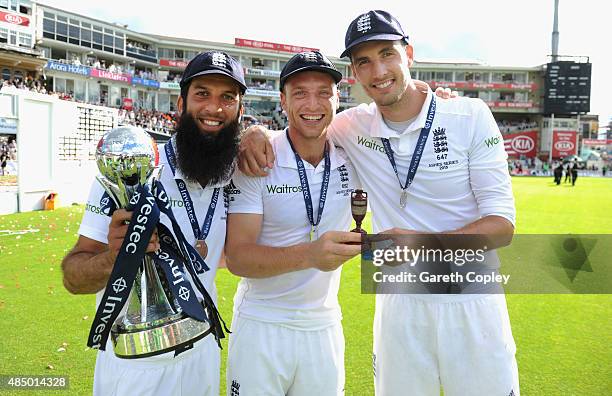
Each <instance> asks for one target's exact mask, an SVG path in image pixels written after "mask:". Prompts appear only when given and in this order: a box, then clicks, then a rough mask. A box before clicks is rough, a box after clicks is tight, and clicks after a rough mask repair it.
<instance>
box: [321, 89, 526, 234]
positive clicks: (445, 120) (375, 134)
mask: <svg viewBox="0 0 612 396" xmlns="http://www.w3.org/2000/svg"><path fill="white" fill-rule="evenodd" d="M432 95H433V92H432V91H431V90H429V92H428V93H427V99H426V100H425V102H424V104H423V107H422V109H421V112H420V113H419V115H418V116H417V117H416V119H415V120H414V121H413V122H412V123H411V125H410V126H409V127H408V128H407V129H406V131H405V132H404V133H402V134H399V135H398V133H397V132H395V131H393V130H392V129H390V128H389V127H388V126H387V125H386V124H385V123H384V121H383V118H382V115H381V113H380V111H379V110H378V108H377V107H376V105H375V104H374V103H371V104H369V105H365V104H362V105H360V106H358V107H355V108H352V109H349V110H345V111H343V112H342V113H339V114H338V115H337V116H336V117H335V119H334V121H333V122H332V125H331V126H330V129H329V132H328V133H329V134H330V137H331V139H332V140H333V141H334V143H336V144H337V145H338V146H340V147H342V148H344V150H345V152H346V154H347V156H348V157H349V158H350V159H351V162H352V163H353V166H354V167H355V170H356V171H357V174H358V175H359V179H360V180H361V182H362V184H363V186H364V189H365V191H367V192H368V194H369V197H370V199H369V203H370V209H371V211H372V223H373V224H372V225H373V231H374V233H378V232H381V231H385V230H388V229H390V228H393V227H400V228H408V229H413V230H416V231H422V232H441V231H448V230H454V229H457V228H461V227H463V226H465V225H466V224H468V223H471V222H473V221H475V220H478V219H479V218H481V217H484V216H488V215H497V216H501V217H504V218H506V219H508V220H509V221H510V222H512V224H514V222H515V209H514V198H513V196H512V186H511V182H510V175H509V174H508V167H507V162H506V158H507V154H506V151H505V150H504V145H503V139H502V138H501V133H500V132H499V129H498V127H497V123H496V122H495V120H494V118H493V115H492V114H491V111H490V110H489V108H488V107H487V105H486V104H485V103H484V102H483V101H482V100H480V99H471V98H463V97H461V98H456V99H450V100H442V99H440V98H438V99H437V100H436V104H437V109H436V113H435V116H434V120H433V125H432V127H431V131H430V134H429V137H428V139H427V143H426V145H425V149H424V152H423V156H422V158H421V161H420V164H419V168H418V171H417V173H416V176H415V178H414V181H413V183H412V185H411V186H410V187H409V188H408V190H407V192H408V200H407V205H406V207H405V208H401V207H400V205H399V201H400V194H401V191H402V190H401V187H400V185H399V182H398V179H397V177H396V175H395V172H394V171H393V168H392V166H391V163H390V162H389V159H388V158H387V155H386V154H385V151H384V148H383V145H382V141H381V139H380V138H387V139H389V142H390V145H391V147H392V149H393V153H394V157H395V162H396V164H397V169H398V173H399V179H400V180H401V182H402V184H403V185H404V184H405V182H406V175H407V173H408V167H409V165H410V160H411V158H412V155H413V153H414V149H415V146H416V143H417V140H418V137H419V134H420V131H421V128H423V127H424V126H425V120H426V118H427V111H428V108H429V104H430V101H431V98H432ZM442 147H446V148H447V149H448V151H441V150H440V149H441V148H442Z"/></svg>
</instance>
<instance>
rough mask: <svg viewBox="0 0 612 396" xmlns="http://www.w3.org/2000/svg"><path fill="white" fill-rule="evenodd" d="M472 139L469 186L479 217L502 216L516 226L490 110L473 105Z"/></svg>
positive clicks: (502, 150) (481, 104) (501, 142)
mask: <svg viewBox="0 0 612 396" xmlns="http://www.w3.org/2000/svg"><path fill="white" fill-rule="evenodd" d="M475 102H476V103H477V109H476V112H475V117H474V123H475V124H474V129H473V130H474V135H473V139H472V142H471V147H470V152H469V170H470V184H471V187H472V191H473V192H474V196H475V197H476V202H477V204H478V211H479V213H480V215H481V216H482V217H485V216H491V215H495V216H501V217H503V218H505V219H507V220H508V221H510V222H511V223H512V225H513V226H514V225H515V223H516V209H515V207H514V196H513V195H512V182H511V179H510V174H509V173H508V162H507V159H508V154H507V153H506V150H505V148H504V139H503V137H502V135H501V133H500V131H499V128H498V126H497V123H496V122H495V119H494V118H493V114H491V110H489V108H488V107H487V105H486V104H485V103H484V102H483V101H482V100H477V101H475Z"/></svg>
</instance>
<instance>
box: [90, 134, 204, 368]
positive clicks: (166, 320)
mask: <svg viewBox="0 0 612 396" xmlns="http://www.w3.org/2000/svg"><path fill="white" fill-rule="evenodd" d="M157 160H158V151H157V145H156V143H155V141H154V140H153V139H152V138H151V136H150V135H149V134H147V133H146V132H145V131H144V129H142V128H138V127H134V126H121V127H118V128H114V129H112V130H110V131H109V132H107V133H106V134H104V136H103V137H102V139H100V142H99V143H98V147H97V149H96V163H97V165H98V169H99V171H100V173H101V175H99V176H97V177H96V178H97V179H98V181H99V182H100V184H101V185H102V186H103V187H104V189H105V190H106V192H107V193H108V195H109V196H110V197H111V199H113V200H114V202H115V204H116V206H117V208H127V207H128V202H129V200H130V198H131V197H132V195H133V194H134V192H135V191H136V189H137V187H138V186H139V185H141V184H142V185H145V184H148V185H149V187H151V186H152V185H153V183H154V181H155V180H156V179H159V177H160V175H161V170H162V168H161V167H159V166H156V165H157ZM117 265H121V263H117ZM167 284H168V281H167V279H166V277H165V273H164V272H163V270H162V269H161V268H157V266H156V264H155V263H154V262H153V260H152V259H151V257H149V255H145V257H144V258H143V260H142V263H141V265H140V268H139V270H138V274H137V275H136V279H135V280H134V285H133V287H132V290H131V292H130V296H129V298H128V301H127V303H126V305H127V307H126V309H124V311H123V312H122V313H121V314H120V315H119V316H118V317H117V320H115V323H114V324H113V326H112V328H111V340H112V342H113V347H114V351H115V355H117V356H118V357H120V358H126V359H133V358H142V357H147V356H154V355H159V354H161V353H165V352H168V351H172V350H175V349H177V348H179V347H181V346H183V345H187V344H189V343H191V342H194V341H196V340H197V339H200V338H202V337H203V336H205V335H206V334H207V332H208V330H209V328H210V326H209V324H208V323H206V322H201V321H198V320H195V319H193V318H191V317H188V316H187V315H186V314H185V313H184V312H183V311H182V309H181V307H180V305H179V304H178V302H177V301H176V299H175V297H174V296H172V294H171V292H170V289H169V288H168V287H164V286H163V285H167Z"/></svg>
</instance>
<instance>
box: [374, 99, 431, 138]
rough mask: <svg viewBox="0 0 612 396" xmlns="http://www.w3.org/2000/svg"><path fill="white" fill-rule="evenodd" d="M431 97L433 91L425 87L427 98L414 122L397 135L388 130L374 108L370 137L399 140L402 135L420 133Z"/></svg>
mask: <svg viewBox="0 0 612 396" xmlns="http://www.w3.org/2000/svg"><path fill="white" fill-rule="evenodd" d="M432 96H433V91H432V90H431V88H429V87H427V97H426V98H425V101H424V102H423V106H422V107H421V111H420V112H419V114H418V115H417V116H416V118H415V119H414V121H412V122H411V123H410V125H409V126H408V128H406V130H405V131H404V132H401V133H399V134H398V132H396V131H394V130H393V129H391V128H389V127H388V126H387V124H386V123H385V120H383V116H382V113H381V112H380V110H379V109H378V106H376V113H375V115H374V119H373V120H372V125H371V127H370V130H371V131H372V132H371V135H372V137H380V138H387V139H390V138H396V139H397V138H401V137H402V135H404V134H407V133H411V132H414V131H420V130H421V129H423V128H424V127H425V121H427V111H428V110H429V103H430V102H431V98H432Z"/></svg>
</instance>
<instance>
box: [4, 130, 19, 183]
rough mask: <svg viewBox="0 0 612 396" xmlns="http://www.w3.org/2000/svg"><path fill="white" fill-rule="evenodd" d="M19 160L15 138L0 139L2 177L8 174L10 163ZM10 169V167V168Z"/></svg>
mask: <svg viewBox="0 0 612 396" xmlns="http://www.w3.org/2000/svg"><path fill="white" fill-rule="evenodd" d="M16 160H17V143H16V142H15V137H14V136H9V137H6V136H1V137H0V176H5V175H6V174H7V165H8V162H9V161H16ZM9 168H10V167H9Z"/></svg>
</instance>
